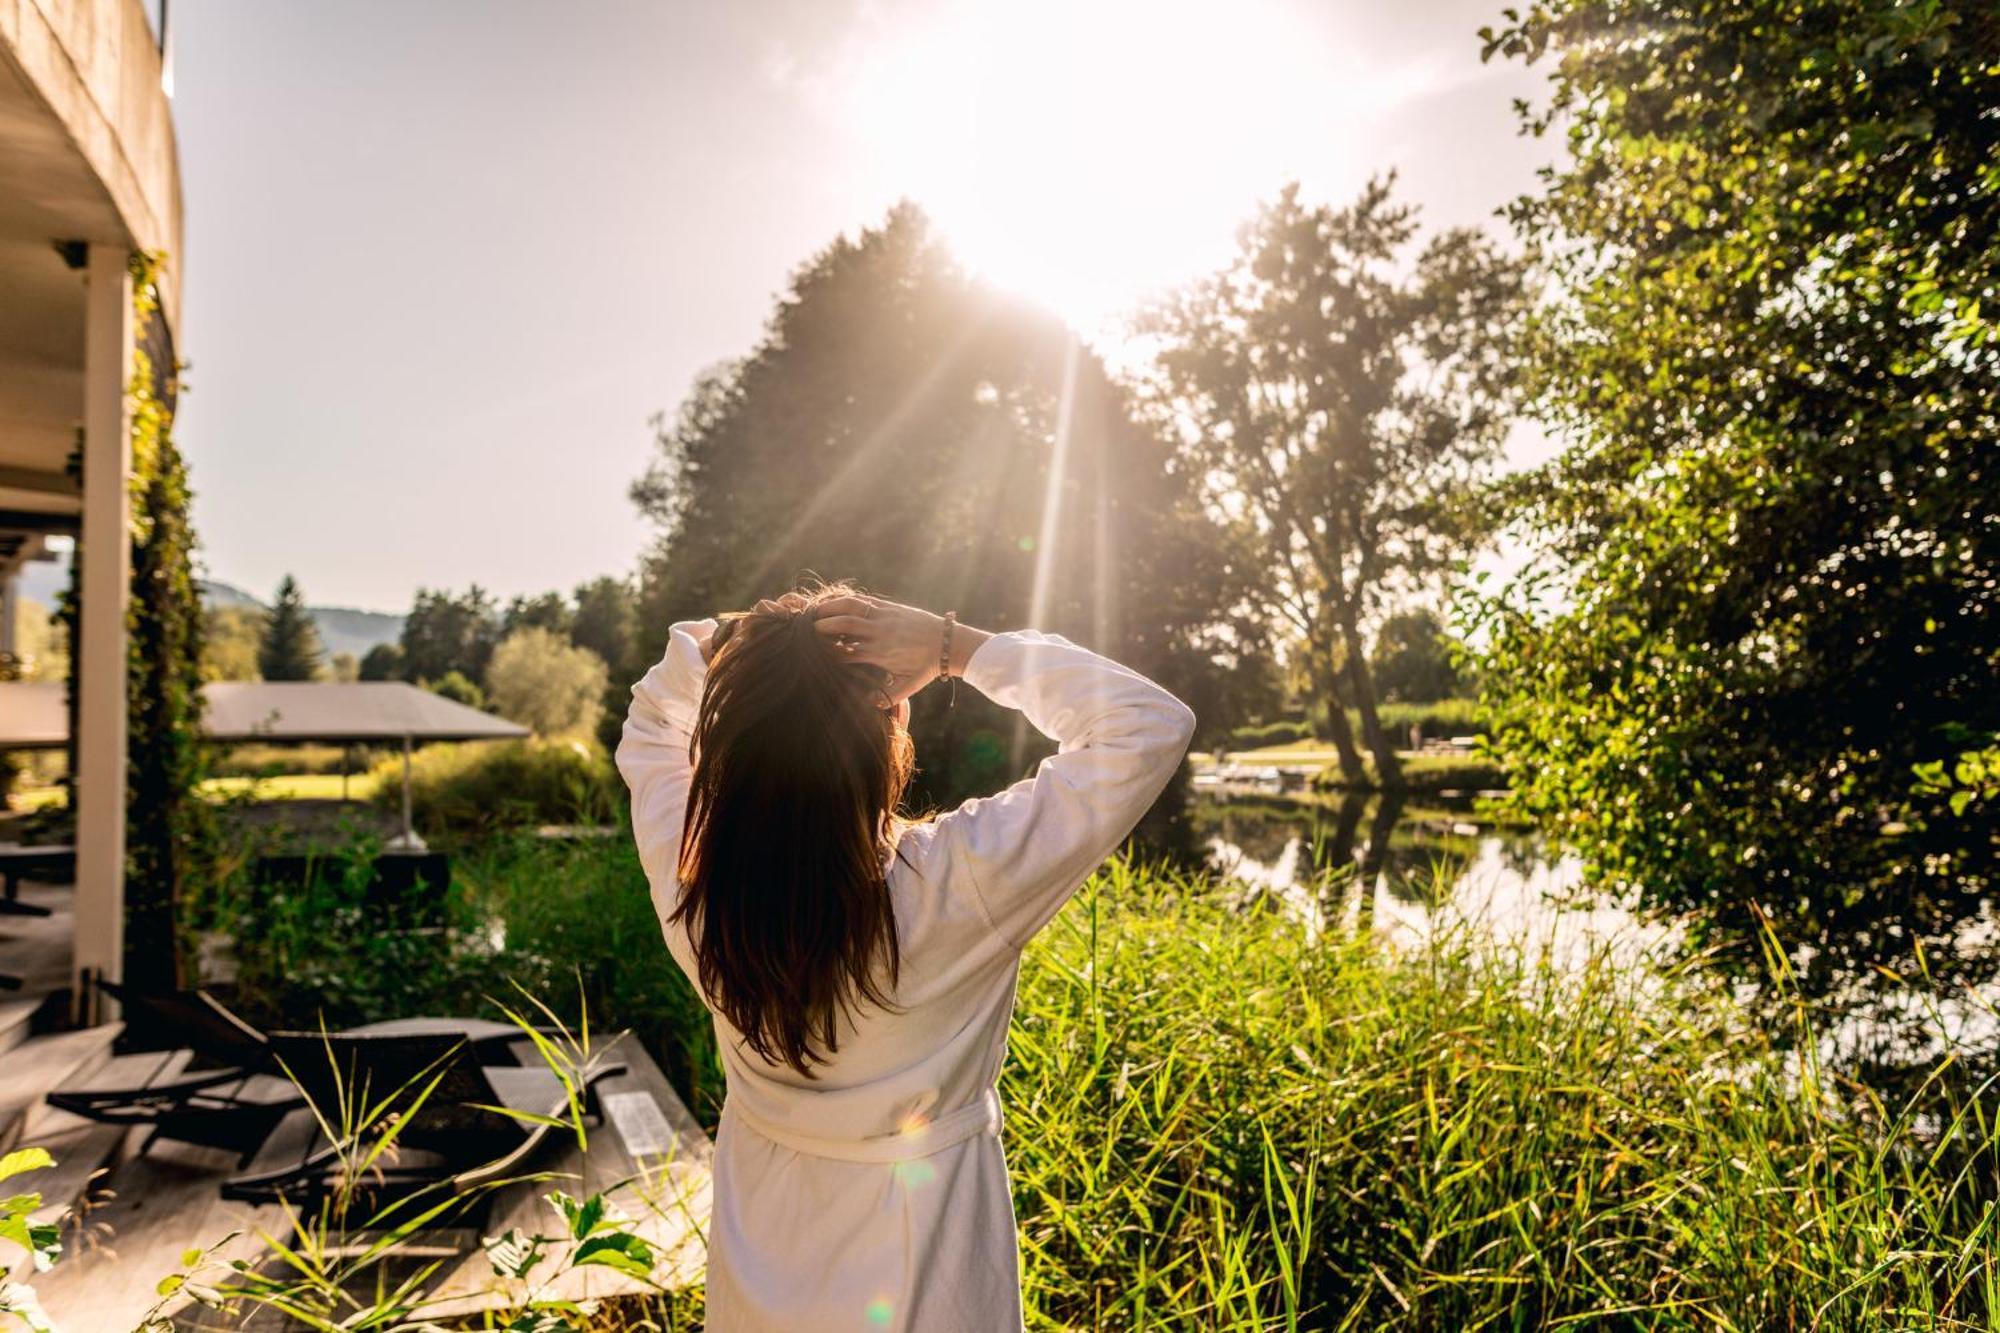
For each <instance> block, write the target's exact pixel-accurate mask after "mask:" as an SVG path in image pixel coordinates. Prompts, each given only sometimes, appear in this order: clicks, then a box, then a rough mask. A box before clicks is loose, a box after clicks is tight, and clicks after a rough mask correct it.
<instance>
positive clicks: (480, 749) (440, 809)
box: [374, 740, 625, 837]
mask: <svg viewBox="0 0 2000 1333" xmlns="http://www.w3.org/2000/svg"><path fill="white" fill-rule="evenodd" d="M402 763H403V761H402V757H401V756H400V755H395V756H390V757H388V758H385V759H383V760H381V761H380V762H379V763H378V764H377V765H376V766H375V770H374V771H375V776H376V780H377V785H376V790H375V800H376V803H377V804H379V805H381V806H383V807H384V808H385V809H398V810H399V809H401V806H402V800H403V789H402V780H403V778H402ZM624 792H625V789H624V786H623V784H622V783H620V782H619V780H618V775H617V773H616V772H615V771H614V770H613V769H612V767H611V761H610V760H609V759H608V758H606V757H605V755H604V752H603V751H602V750H600V749H598V748H597V747H596V746H594V745H591V744H586V743H585V742H583V741H579V740H566V741H497V742H491V741H489V742H479V743H467V744H463V745H430V746H426V747H424V748H423V749H421V750H419V751H417V753H416V755H415V758H414V760H413V762H412V764H411V768H410V793H411V804H412V810H413V814H414V818H415V820H416V824H417V827H419V828H421V829H423V830H424V832H425V834H426V836H429V835H430V834H431V833H433V832H439V833H444V834H446V835H449V836H453V837H468V836H471V835H474V834H478V833H483V832H488V831H491V830H494V829H503V828H518V827H523V826H529V825H535V824H591V825H607V824H612V823H616V822H617V820H618V817H619V815H618V812H619V811H620V810H622V809H623V808H624V803H625V800H624Z"/></svg>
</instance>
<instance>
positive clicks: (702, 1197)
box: [0, 886, 713, 1333]
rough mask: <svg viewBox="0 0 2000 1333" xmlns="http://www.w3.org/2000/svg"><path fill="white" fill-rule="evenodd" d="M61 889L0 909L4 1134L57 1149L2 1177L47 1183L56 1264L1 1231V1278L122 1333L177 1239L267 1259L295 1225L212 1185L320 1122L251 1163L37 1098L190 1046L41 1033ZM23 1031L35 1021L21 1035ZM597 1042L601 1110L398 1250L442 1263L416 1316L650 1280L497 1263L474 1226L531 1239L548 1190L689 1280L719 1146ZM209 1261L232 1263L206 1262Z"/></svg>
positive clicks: (176, 1255) (547, 1224)
mask: <svg viewBox="0 0 2000 1333" xmlns="http://www.w3.org/2000/svg"><path fill="white" fill-rule="evenodd" d="M67 896H68V895H67V890H61V889H48V888H44V887H41V886H31V887H30V888H28V889H27V890H25V891H24V893H23V897H24V898H25V899H27V900H29V901H36V902H41V903H44V904H46V905H48V906H49V907H51V908H52V909H54V914H53V915H51V916H49V917H32V918H30V917H6V918H0V970H4V969H7V968H10V967H11V968H15V969H17V974H20V975H23V977H24V980H25V981H26V983H27V984H26V985H24V986H23V987H22V988H21V989H20V990H18V991H13V992H0V1149H5V1148H9V1147H17V1146H24V1145H33V1146H42V1147H46V1148H47V1149H48V1150H49V1152H50V1153H51V1155H52V1156H54V1157H55V1158H56V1162H57V1164H56V1166H55V1167H53V1168H48V1169H45V1170H41V1171H33V1172H29V1173H26V1174H24V1175H21V1176H17V1177H15V1178H14V1179H12V1180H10V1181H8V1182H7V1185H6V1187H5V1189H6V1192H8V1193H13V1192H16V1191H31V1192H39V1193H41V1194H43V1195H44V1197H45V1199H46V1200H47V1203H46V1205H45V1207H44V1209H43V1211H42V1213H41V1214H40V1218H41V1219H42V1220H54V1219H55V1218H56V1217H59V1216H60V1217H63V1219H64V1220H63V1223H62V1226H63V1242H64V1248H63V1255H62V1258H61V1260H60V1262H58V1263H57V1265H56V1266H55V1267H54V1268H53V1269H51V1270H50V1271H48V1272H46V1273H39V1274H37V1273H33V1272H32V1271H31V1269H30V1268H29V1265H28V1263H27V1261H26V1259H25V1258H23V1257H21V1256H19V1255H18V1254H17V1253H15V1252H14V1250H13V1247H11V1246H10V1247H6V1251H5V1252H4V1253H0V1276H12V1277H13V1278H15V1279H17V1280H21V1281H26V1282H28V1283H30V1284H31V1285H32V1286H33V1287H34V1288H35V1290H36V1292H37V1294H38V1295H39V1297H40V1298H41V1303H42V1305H43V1307H44V1309H45V1310H46V1311H47V1312H48V1314H49V1316H50V1318H51V1319H52V1320H53V1321H54V1323H55V1326H56V1327H57V1328H59V1329H62V1330H64V1333H125V1331H126V1330H130V1329H132V1328H134V1327H135V1326H137V1325H138V1323H139V1321H140V1319H141V1318H142V1317H143V1316H144V1315H145V1314H146V1312H147V1311H149V1310H151V1309H152V1308H153V1307H154V1306H155V1304H156V1303H158V1302H159V1301H160V1300H161V1297H160V1295H159V1293H158V1286H159V1283H160V1281H161V1279H163V1278H166V1277H168V1276H169V1275H172V1274H175V1273H180V1272H183V1271H184V1267H183V1264H182V1262H181V1261H182V1256H183V1254H184V1253H185V1252H186V1251H187V1250H189V1249H191V1248H196V1247H201V1246H207V1245H213V1244H217V1243H218V1242H222V1241H224V1238H225V1237H229V1236H231V1235H232V1233H233V1234H234V1239H232V1240H229V1241H228V1242H227V1244H226V1245H225V1246H224V1247H223V1248H222V1249H221V1250H220V1251H218V1253H217V1254H216V1256H215V1259H216V1261H217V1262H218V1264H220V1265H225V1266H226V1265H227V1264H228V1263H229V1262H230V1261H232V1260H239V1259H240V1260H243V1261H244V1262H246V1263H248V1264H251V1265H260V1264H261V1263H263V1262H265V1261H267V1260H268V1259H269V1254H270V1238H272V1237H275V1238H278V1239H280V1240H287V1241H289V1240H290V1239H291V1238H292V1235H293V1227H292V1222H291V1219H290V1218H289V1217H288V1216H287V1214H286V1213H285V1211H284V1210H283V1209H282V1208H278V1207H252V1206H250V1205H246V1204H237V1203H228V1202H225V1201H224V1200H223V1198H222V1196H221V1189H220V1186H221V1184H222V1182H223V1181H224V1180H225V1179H226V1178H228V1177H229V1176H232V1175H236V1174H239V1173H240V1172H242V1171H245V1170H262V1169H266V1168H270V1167H278V1166H283V1165H286V1164H288V1163H290V1162H295V1161H297V1160H298V1159H299V1157H300V1156H301V1155H302V1154H303V1153H304V1152H305V1151H306V1150H307V1148H308V1147H309V1146H310V1145H311V1144H312V1143H313V1142H314V1141H315V1140H316V1137H317V1128H316V1126H315V1124H314V1122H313V1120H312V1116H311V1113H310V1112H306V1111H300V1112H296V1113H294V1114H293V1115H292V1116H291V1117H289V1118H287V1119H286V1120H285V1121H284V1122H283V1123H281V1124H280V1125H279V1127H278V1129H277V1130H276V1131H275V1132H274V1133H273V1134H272V1135H271V1137H270V1139H269V1140H267V1142H266V1143H265V1144H264V1146H263V1147H262V1148H261V1149H260V1150H259V1151H258V1153H257V1155H256V1157H255V1159H254V1160H253V1161H251V1162H250V1163H248V1164H245V1163H242V1162H240V1161H239V1160H238V1158H237V1156H236V1154H234V1153H230V1152H225V1151H221V1150H216V1149H209V1148H198V1147H194V1146H191V1145H188V1144H181V1143H172V1142H166V1141H161V1142H158V1143H155V1144H153V1145H152V1146H150V1147H148V1148H145V1149H144V1151H143V1152H142V1151H140V1149H141V1144H142V1141H143V1140H142V1135H143V1131H127V1130H123V1129H118V1128H115V1127H106V1126H103V1125H95V1124H91V1123H89V1122H87V1121H84V1120H80V1119H77V1118H76V1117H73V1116H70V1115H67V1114H65V1113H63V1112H59V1111H56V1110H54V1109H53V1108H51V1107H49V1106H47V1105H46V1104H42V1103H41V1100H40V1098H41V1094H42V1092H43V1091H45V1090H46V1089H47V1088H48V1087H50V1086H57V1085H59V1086H62V1087H65V1088H72V1089H75V1088H87V1087H91V1086H98V1087H120V1086H134V1085H139V1084H144V1083H146V1082H148V1081H149V1080H151V1079H155V1078H165V1077H170V1076H171V1075H172V1074H173V1073H175V1072H177V1071H178V1070H179V1069H180V1068H181V1066H182V1065H183V1064H184V1063H185V1059H186V1057H185V1054H184V1053H154V1054H148V1055H126V1056H116V1057H113V1056H112V1055H111V1054H110V1042H111V1039H112V1038H113V1037H114V1036H115V1035H116V1033H117V1028H116V1025H112V1026H109V1027H106V1028H97V1029H88V1030H85V1031H83V1032H76V1033H62V1032H48V1031H46V1030H44V1029H46V1027H47V1021H48V1018H49V1012H48V1009H47V1007H45V1006H44V1005H43V1001H44V1000H46V999H47V997H48V994H49V993H50V992H52V991H55V990H57V989H58V988H59V987H60V986H62V985H65V984H67V979H68V967H69V958H68V954H69V930H68V920H67V918H68V913H67V910H66V909H67V906H68V904H67ZM38 1011H39V1012H38ZM31 1020H32V1023H31ZM35 1030H40V1031H41V1035H30V1034H31V1031H35ZM517 1049H518V1051H519V1053H520V1055H521V1057H522V1062H523V1063H524V1064H533V1063H536V1062H537V1061H536V1057H535V1056H534V1055H533V1054H532V1047H531V1046H530V1045H529V1044H528V1043H527V1042H526V1041H525V1040H524V1041H523V1042H522V1043H520V1044H519V1046H518V1048H517ZM603 1056H604V1058H605V1059H606V1060H608V1061H613V1062H616V1063H619V1064H623V1065H625V1066H626V1072H625V1073H623V1074H620V1075H617V1076H615V1077H612V1078H607V1079H604V1080H602V1081H601V1082H600V1083H599V1084H598V1085H597V1090H598V1094H599V1100H600V1103H601V1104H602V1105H603V1107H604V1111H605V1114H604V1116H603V1118H602V1121H601V1123H592V1124H590V1125H589V1126H588V1127H587V1130H588V1132H587V1135H586V1143H585V1145H584V1146H582V1147H579V1145H578V1143H577V1141H576V1137H575V1135H574V1134H570V1133H564V1132H559V1131H558V1132H552V1133H551V1135H550V1137H549V1140H548V1141H547V1142H546V1143H545V1145H544V1147H543V1150H542V1152H541V1154H540V1155H539V1157H538V1158H537V1159H536V1160H535V1161H533V1162H531V1163H528V1164H526V1168H525V1169H526V1170H528V1171H529V1172H531V1173H533V1174H532V1176H531V1177H529V1178H523V1179H520V1180H517V1181H515V1182H513V1183H510V1184H508V1185H505V1186H502V1187H500V1188H498V1189H496V1190H495V1191H493V1192H492V1193H491V1194H490V1195H489V1196H487V1197H485V1198H483V1199H481V1200H479V1201H477V1202H476V1203H475V1204H473V1205H472V1206H471V1207H469V1208H468V1209H467V1210H466V1213H465V1215H464V1216H460V1217H454V1218H449V1219H447V1220H448V1221H449V1223H450V1224H449V1225H447V1226H445V1227H441V1228H438V1229H434V1230H429V1231H425V1232H423V1233H420V1234H419V1235H418V1236H417V1237H415V1238H414V1239H413V1240H412V1241H411V1242H410V1243H408V1244H407V1245H405V1246H403V1247H400V1252H401V1253H402V1254H403V1255H404V1256H405V1257H407V1258H412V1259H418V1260H421V1261H423V1262H426V1263H428V1262H433V1261H434V1262H437V1263H438V1264H439V1267H438V1268H437V1269H436V1271H435V1272H434V1273H433V1274H432V1275H431V1277H430V1278H429V1279H428V1280H427V1281H426V1283H425V1284H424V1285H425V1291H426V1293H427V1294H426V1297H425V1300H424V1302H423V1304H422V1305H421V1307H420V1308H419V1309H418V1310H416V1311H415V1312H413V1314H412V1316H411V1321H412V1322H421V1321H422V1320H450V1319H458V1318H462V1317H466V1316H477V1315H479V1314H481V1313H483V1312H486V1311H492V1310H500V1309H508V1308H513V1307H517V1306H519V1305H521V1304H523V1303H524V1302H525V1301H527V1300H529V1299H551V1298H557V1297H560V1298H566V1299H572V1300H575V1299H584V1298H591V1297H606V1296H614V1295H622V1294H628V1293H633V1292H638V1291H643V1290H645V1289H646V1287H647V1285H648V1284H647V1283H645V1282H642V1281H640V1280H639V1279H637V1278H635V1277H631V1276H628V1275H626V1274H623V1273H620V1272H617V1271H615V1270H613V1269H610V1268H605V1267H598V1266H592V1267H585V1268H580V1269H577V1270H574V1271H572V1272H570V1273H567V1274H564V1275H563V1276H562V1277H560V1278H558V1279H556V1280H555V1281H553V1282H549V1281H546V1280H543V1281H540V1282H538V1281H537V1279H538V1278H544V1277H545V1275H547V1274H550V1273H552V1272H554V1271H556V1270H557V1269H559V1268H561V1267H562V1266H563V1265H562V1262H561V1260H562V1258H563V1256H564V1253H565V1250H564V1247H563V1246H560V1245H558V1246H552V1247H551V1248H550V1250H549V1252H548V1253H549V1257H548V1258H546V1259H545V1260H544V1261H543V1262H542V1263H541V1264H540V1265H539V1266H538V1267H537V1268H536V1269H535V1270H534V1271H533V1272H531V1273H530V1275H529V1277H528V1278H527V1279H502V1278H500V1277H498V1276H496V1275H495V1273H494V1270H493V1266H492V1264H491V1262H490V1261H489V1260H488V1259H487V1256H486V1254H485V1252H484V1250H483V1249H482V1247H481V1241H482V1240H483V1239H484V1238H485V1237H488V1236H497V1235H501V1234H504V1233H506V1232H507V1231H509V1230H512V1229H515V1228H518V1229H519V1230H520V1231H522V1232H523V1233H525V1234H527V1235H530V1236H536V1235H539V1236H561V1235H564V1234H566V1233H565V1231H564V1228H563V1224H562V1218H561V1216H560V1215H559V1214H558V1213H557V1211H556V1210H555V1208H554V1207H553V1206H552V1205H551V1204H550V1203H548V1202H547V1199H546V1196H547V1195H548V1194H549V1193H551V1192H552V1191H555V1190H562V1191H564V1192H565V1193H568V1194H571V1195H573V1196H576V1197H578V1198H587V1197H589V1196H590V1195H592V1194H595V1193H607V1194H608V1195H609V1198H610V1202H611V1204H612V1206H613V1208H614V1209H616V1210H617V1212H618V1213H620V1214H622V1215H623V1217H624V1218H626V1219H628V1221H627V1222H626V1227H627V1229H629V1230H631V1231H633V1232H635V1233H637V1234H638V1235H640V1236H641V1237H642V1238H644V1239H645V1240H646V1241H647V1242H648V1243H649V1244H650V1245H651V1247H652V1249H653V1253H654V1256H655V1265H654V1269H653V1272H652V1274H651V1283H652V1284H653V1285H656V1286H659V1287H666V1288H673V1287H679V1286H684V1285H687V1284H689V1283H692V1282H696V1281H699V1280H700V1277H701V1274H702V1270H703V1265H704V1263H705V1260H706V1257H707V1247H706V1242H705V1236H706V1232H707V1226H708V1212H709V1197H710V1191H709V1184H710V1180H709V1173H710V1169H711V1165H712V1158H713V1145H712V1144H711V1143H710V1142H709V1139H708V1136H707V1135H706V1134H705V1133H704V1132H703V1131H702V1129H701V1126H700V1125H699V1124H698V1123H697V1122H696V1121H695V1119H694V1117H693V1115H692V1114H690V1113H689V1111H688V1110H687V1108H686V1107H685V1106H684V1105H682V1103H681V1101H680V1099H679V1097H678V1096H676V1095H675V1093H674V1090H673V1088H672V1086H671V1085H670V1084H669V1083H668V1082H667V1078H666V1075H665V1074H663V1073H662V1072H661V1071H660V1068H659V1066H658V1065H656V1064H655V1063H654V1062H653V1060H652V1059H651V1057H649V1056H648V1055H647V1054H646V1052H645V1050H644V1049H643V1048H642V1047H641V1046H640V1044H639V1042H638V1041H637V1040H636V1039H635V1038H633V1037H630V1036H623V1037H619V1038H618V1039H617V1040H616V1041H615V1042H613V1043H611V1044H610V1045H608V1046H606V1047H604V1048H603ZM17 1103H18V1105H17ZM10 1265H11V1272H9V1271H8V1266H10ZM208 1276H209V1278H210V1279H211V1280H215V1279H217V1278H218V1277H227V1276H231V1275H230V1274H228V1273H227V1272H225V1271H223V1269H221V1268H217V1269H212V1270H210V1271H209V1273H208ZM371 1280H372V1275H371ZM163 1313H166V1314H168V1315H171V1316H172V1317H173V1318H174V1320H175V1323H174V1326H175V1327H176V1328H179V1329H258V1330H262V1329H281V1328H287V1327H299V1325H297V1324H296V1323H292V1322H290V1321H287V1320H284V1319H282V1318H280V1317H278V1316H277V1315H275V1314H274V1312H272V1311H269V1310H263V1311H256V1310H248V1311H239V1312H238V1313H237V1314H235V1315H224V1314H221V1313H218V1312H215V1311H211V1310H205V1309H202V1308H200V1307H199V1306H196V1305H194V1304H193V1302H192V1301H191V1300H190V1299H189V1298H188V1297H186V1296H181V1297H178V1298H176V1299H175V1300H173V1301H171V1302H170V1303H169V1304H168V1306H167V1308H166V1309H165V1311H163ZM336 1322H337V1321H336Z"/></svg>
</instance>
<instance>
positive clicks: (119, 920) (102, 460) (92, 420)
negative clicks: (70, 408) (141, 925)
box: [73, 244, 134, 1022]
mask: <svg viewBox="0 0 2000 1333" xmlns="http://www.w3.org/2000/svg"><path fill="white" fill-rule="evenodd" d="M128 259H129V253H128V251H127V249H126V247H125V246H122V245H99V244H92V246H91V247H90V264H89V267H88V270H87V277H88V280H89V287H88V291H87V295H86V306H85V319H84V354H83V526H82V531H81V532H80V533H79V534H78V537H77V558H78V559H80V560H81V561H83V571H82V572H83V578H82V587H81V598H80V605H79V616H78V620H79V624H78V627H77V628H78V633H77V652H78V659H77V661H78V668H79V669H78V672H77V686H76V688H77V736H76V773H75V774H74V775H73V776H74V780H75V783H76V900H75V905H76V956H75V962H74V965H73V967H74V979H75V980H76V981H77V985H76V991H75V994H76V1002H77V1014H78V1017H79V1019H81V1020H82V1021H85V1022H97V1021H101V1020H104V1019H108V1018H110V1017H111V1016H112V1015H110V1014H108V1013H104V1012H102V1009H101V1008H100V1006H99V1003H98V1000H99V997H98V996H97V995H96V994H94V993H93V992H90V991H88V990H87V989H86V988H85V986H84V985H83V984H82V982H83V979H84V978H85V976H86V975H90V976H98V977H103V978H106V979H107V980H112V981H116V980H118V979H119V978H120V977H121V976H122V975H123V971H124V960H125V732H126V696H125V652H126V645H125V603H126V598H127V596H128V595H129V591H130V588H131V586H132V578H131V563H132V548H131V537H130V534H131V501H130V497H129V492H128V490H127V480H126V479H127V477H128V476H129V475H130V474H131V470H132V430H131V424H132V423H131V415H130V411H129V407H128V404H127V400H126V394H125V387H126V383H127V381H128V380H129V379H130V377H131V374H132V345H133V336H134V331H133V318H132V277H131V270H130V268H129V267H128V266H127V261H128Z"/></svg>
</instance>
